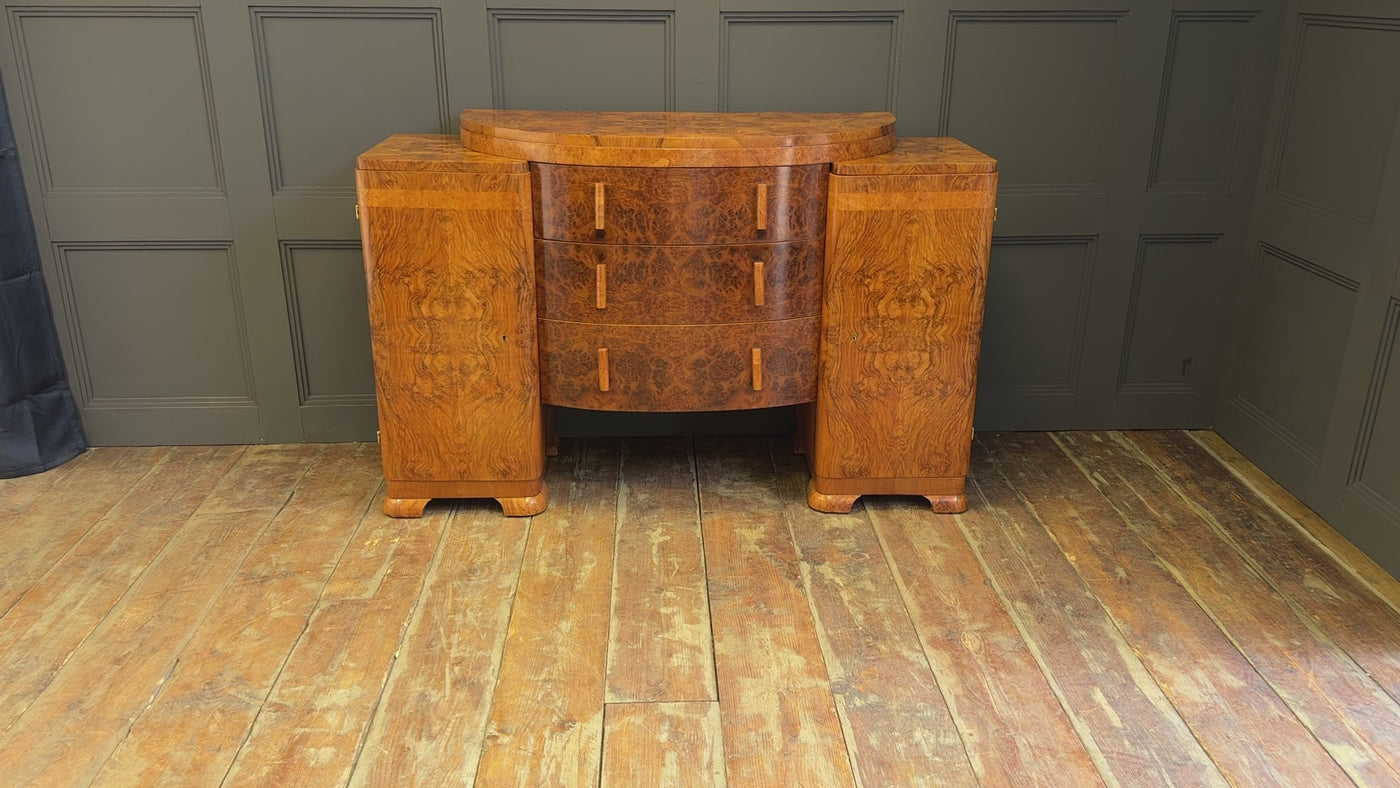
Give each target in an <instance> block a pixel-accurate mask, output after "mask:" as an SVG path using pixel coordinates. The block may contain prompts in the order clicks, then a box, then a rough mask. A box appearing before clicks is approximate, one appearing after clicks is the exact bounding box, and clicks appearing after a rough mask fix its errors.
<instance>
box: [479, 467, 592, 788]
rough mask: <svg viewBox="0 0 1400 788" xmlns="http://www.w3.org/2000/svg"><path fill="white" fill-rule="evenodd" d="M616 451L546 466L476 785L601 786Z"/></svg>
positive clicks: (531, 525)
mask: <svg viewBox="0 0 1400 788" xmlns="http://www.w3.org/2000/svg"><path fill="white" fill-rule="evenodd" d="M618 467H619V452H618V444H617V443H616V442H614V441H596V440H595V441H590V442H579V443H576V444H573V445H571V446H569V447H567V451H561V453H560V455H559V456H558V457H555V458H554V459H553V461H551V463H550V466H549V470H548V473H547V474H546V476H547V478H546V483H547V484H548V485H549V492H550V505H549V509H547V510H546V511H545V512H544V513H543V514H540V515H536V516H535V518H534V520H533V522H531V523H530V535H529V539H528V542H527V544H526V547H525V560H524V564H523V565H522V567H521V572H520V582H519V584H518V586H517V588H516V592H515V604H514V606H513V608H512V613H511V619H510V629H509V630H508V632H507V634H506V639H505V645H504V657H503V662H502V665H501V672H500V678H499V679H498V680H497V682H496V691H495V697H494V698H493V700H492V707H491V715H490V718H489V721H488V723H487V732H486V739H485V745H484V749H483V752H482V754H481V762H480V765H479V766H478V768H477V783H478V784H479V785H483V786H485V785H521V786H526V785H530V786H541V787H542V788H543V786H572V785H592V784H594V783H596V782H597V780H598V774H599V770H600V768H601V761H602V744H603V700H604V695H605V689H606V688H605V674H606V672H607V650H608V614H609V610H610V608H611V601H612V594H611V590H612V576H613V572H612V557H613V541H614V526H615V525H616V518H617V491H618Z"/></svg>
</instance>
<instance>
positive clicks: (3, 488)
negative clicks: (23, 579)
mask: <svg viewBox="0 0 1400 788" xmlns="http://www.w3.org/2000/svg"><path fill="white" fill-rule="evenodd" d="M93 454H94V452H93V451H92V450H88V451H85V452H83V453H81V454H79V455H78V456H76V457H74V458H73V459H71V460H69V461H68V462H65V463H63V464H62V465H59V466H58V467H56V468H50V469H49V470H47V471H44V472H43V473H36V474H32V475H29V476H16V477H12V478H9V479H0V535H3V534H4V533H5V529H6V528H8V527H10V526H11V525H12V524H13V523H14V522H15V521H17V520H18V519H19V518H20V516H21V515H23V514H24V513H25V512H26V511H27V510H28V509H29V507H30V506H32V505H33V504H34V502H35V501H38V500H40V499H41V498H42V497H43V496H44V495H45V494H46V493H47V492H48V491H49V490H50V489H52V488H53V487H54V486H56V485H57V484H58V483H59V482H61V481H62V480H63V479H65V478H67V477H68V476H70V475H72V474H73V473H75V472H78V471H79V470H80V469H81V468H83V467H85V465H86V463H87V461H88V460H89V459H90V458H91V457H92V456H93Z"/></svg>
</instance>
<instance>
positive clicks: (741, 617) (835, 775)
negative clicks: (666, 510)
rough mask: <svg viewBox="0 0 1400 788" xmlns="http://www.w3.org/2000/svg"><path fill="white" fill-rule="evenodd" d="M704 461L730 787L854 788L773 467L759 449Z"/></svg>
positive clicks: (721, 452) (709, 445) (738, 448)
mask: <svg viewBox="0 0 1400 788" xmlns="http://www.w3.org/2000/svg"><path fill="white" fill-rule="evenodd" d="M696 455H697V456H696V462H697V468H698V470H697V473H698V478H699V487H700V503H701V512H700V515H701V521H702V525H703V528H704V539H705V559H706V565H707V569H708V574H709V579H710V615H711V617H712V619H713V621H714V627H713V629H714V641H715V672H716V677H717V679H718V689H719V701H720V716H721V719H722V720H723V724H724V754H725V760H726V772H727V775H728V781H729V785H731V786H735V788H744V787H746V786H754V787H755V788H769V786H774V785H821V786H841V785H847V786H850V785H854V784H855V779H854V775H853V773H852V771H851V765H850V762H849V761H848V760H847V758H846V756H845V755H844V751H845V747H844V742H843V737H842V731H841V724H840V721H839V718H838V717H837V714H836V709H835V706H834V704H833V700H832V696H831V693H830V692H829V689H828V688H829V681H830V678H829V676H828V675H827V672H826V668H825V666H824V663H823V660H822V653H821V649H820V647H819V646H818V642H817V631H816V625H815V623H814V622H813V614H812V611H811V608H810V607H809V605H808V601H807V598H806V593H805V591H804V589H803V585H802V577H801V574H800V572H799V570H798V566H797V551H796V549H795V547H794V545H793V541H792V536H791V534H790V533H789V531H788V527H787V523H786V521H785V520H784V518H783V515H782V503H781V501H780V499H778V497H777V496H776V494H775V491H774V470H773V462H772V459H771V457H770V455H769V453H768V452H767V451H766V450H765V447H763V446H761V445H756V444H754V443H752V442H750V443H747V444H744V443H733V442H725V443H718V442H715V441H711V440H706V441H700V440H697V446H696ZM758 621H762V622H763V625H762V626H755V623H756V622H758Z"/></svg>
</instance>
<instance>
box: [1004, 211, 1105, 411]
mask: <svg viewBox="0 0 1400 788" xmlns="http://www.w3.org/2000/svg"><path fill="white" fill-rule="evenodd" d="M1094 257H1095V242H1094V239H1093V238H1088V237H1022V238H999V239H995V240H994V241H993V243H992V260H991V267H990V271H989V275H988V280H987V311H986V323H985V325H984V328H983V335H982V358H981V364H980V366H979V368H978V373H977V386H978V394H977V405H978V408H979V418H987V417H986V416H984V415H982V412H981V411H982V409H993V410H1010V409H1011V403H1014V402H1016V401H1017V400H1026V399H1029V400H1034V401H1035V402H1036V405H1037V407H1038V408H1040V409H1041V410H1040V411H1039V412H1036V411H1024V412H1026V413H1030V414H1034V415H1032V416H1031V418H1038V417H1040V416H1041V415H1042V414H1043V413H1045V412H1046V410H1047V409H1048V410H1049V411H1050V412H1053V411H1054V410H1057V409H1058V410H1059V411H1061V413H1062V414H1063V413H1064V412H1067V411H1069V410H1070V409H1071V408H1072V407H1073V402H1074V396H1075V394H1076V391H1077V389H1078V387H1079V382H1080V373H1081V369H1080V363H1081V361H1082V352H1081V351H1082V349H1083V344H1084V329H1085V325H1086V320H1087V316H1088V309H1089V294H1090V287H1089V285H1090V282H1092V280H1093V268H1094ZM1061 417H1063V415H1061ZM997 418H998V420H999V421H998V423H999V424H1006V425H1008V426H1007V427H1005V428H1008V429H1014V428H1015V426H1014V425H1016V424H1018V417H1017V416H1016V415H1014V414H1012V415H1007V414H1002V415H1001V416H999V417H997ZM1020 418H1024V417H1020Z"/></svg>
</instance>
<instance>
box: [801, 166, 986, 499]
mask: <svg viewBox="0 0 1400 788" xmlns="http://www.w3.org/2000/svg"><path fill="white" fill-rule="evenodd" d="M995 189H996V175H995V174H994V173H991V174H975V175H974V174H953V175H877V176H845V175H832V176H831V198H830V200H831V214H830V219H829V220H828V224H827V260H826V274H825V287H824V290H823V299H824V301H823V303H824V307H823V323H822V348H821V377H820V380H819V382H818V389H817V409H816V425H815V426H816V429H815V432H814V435H813V443H814V445H813V449H814V452H813V456H812V464H813V473H814V475H816V476H817V477H826V478H828V479H928V478H946V477H961V476H963V475H965V474H966V473H967V463H968V453H969V447H970V443H971V437H972V409H973V402H974V394H975V392H976V379H977V354H978V350H979V348H980V344H981V329H982V307H983V299H984V293H985V290H986V282H987V254H988V250H989V245H990V243H991V220H992V209H993V202H994V199H995ZM836 491H837V490H830V492H836ZM858 491H859V490H854V489H853V490H851V492H858ZM865 491H866V492H874V491H875V490H865ZM959 491H960V488H959ZM888 492H907V493H922V492H924V490H923V489H922V488H910V489H903V488H898V489H896V488H892V489H890V490H888Z"/></svg>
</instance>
